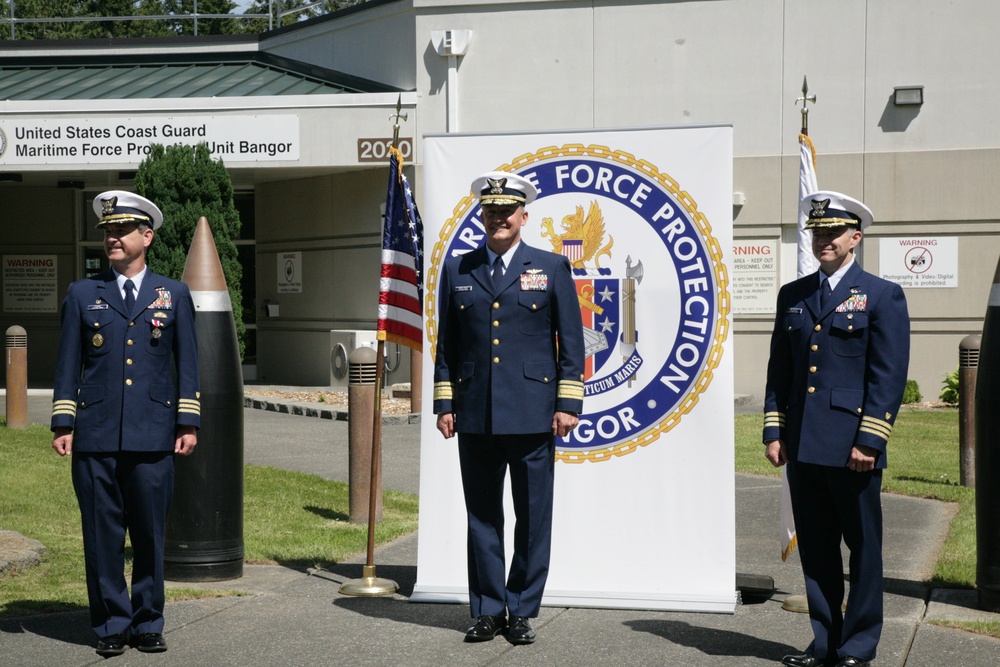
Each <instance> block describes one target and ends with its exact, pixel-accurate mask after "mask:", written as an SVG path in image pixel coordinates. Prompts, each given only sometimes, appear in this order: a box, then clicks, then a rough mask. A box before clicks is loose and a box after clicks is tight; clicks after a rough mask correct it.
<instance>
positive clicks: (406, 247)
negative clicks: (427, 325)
mask: <svg viewBox="0 0 1000 667" xmlns="http://www.w3.org/2000/svg"><path fill="white" fill-rule="evenodd" d="M402 166H403V157H402V155H400V153H399V151H398V150H397V149H396V148H395V147H393V148H392V149H391V150H390V155H389V191H388V194H387V195H386V199H385V227H384V230H383V233H382V277H381V279H380V280H379V293H378V339H379V340H386V341H389V342H392V343H399V344H400V345H406V346H407V347H411V348H413V349H414V350H420V349H421V348H422V346H423V322H422V318H421V313H422V312H423V310H422V307H421V306H422V304H423V280H422V273H423V254H422V253H421V250H420V245H421V242H422V239H423V236H424V225H423V222H421V220H420V213H419V212H418V211H417V205H416V204H415V203H414V202H413V191H412V190H411V189H410V184H409V183H408V182H407V181H406V176H404V175H403V168H402Z"/></svg>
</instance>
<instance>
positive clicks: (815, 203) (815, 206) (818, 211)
mask: <svg viewBox="0 0 1000 667" xmlns="http://www.w3.org/2000/svg"><path fill="white" fill-rule="evenodd" d="M829 205H830V200H829V199H813V200H812V215H813V217H814V218H822V217H823V216H825V215H826V207H827V206H829Z"/></svg>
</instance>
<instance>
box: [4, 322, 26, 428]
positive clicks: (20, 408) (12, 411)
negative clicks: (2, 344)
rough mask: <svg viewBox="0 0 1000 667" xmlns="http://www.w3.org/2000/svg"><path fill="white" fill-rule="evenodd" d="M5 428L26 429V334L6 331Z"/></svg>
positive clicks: (21, 330)
mask: <svg viewBox="0 0 1000 667" xmlns="http://www.w3.org/2000/svg"><path fill="white" fill-rule="evenodd" d="M7 428H17V429H21V428H28V332H27V331H25V330H24V327H19V326H17V325H16V324H15V325H14V326H12V327H10V328H9V329H7Z"/></svg>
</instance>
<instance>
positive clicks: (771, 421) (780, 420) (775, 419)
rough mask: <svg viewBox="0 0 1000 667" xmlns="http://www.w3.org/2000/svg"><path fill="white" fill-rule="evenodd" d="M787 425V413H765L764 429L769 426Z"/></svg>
mask: <svg viewBox="0 0 1000 667" xmlns="http://www.w3.org/2000/svg"><path fill="white" fill-rule="evenodd" d="M784 425H785V413H784V412H765V413H764V428H767V427H768V426H779V427H780V426H784Z"/></svg>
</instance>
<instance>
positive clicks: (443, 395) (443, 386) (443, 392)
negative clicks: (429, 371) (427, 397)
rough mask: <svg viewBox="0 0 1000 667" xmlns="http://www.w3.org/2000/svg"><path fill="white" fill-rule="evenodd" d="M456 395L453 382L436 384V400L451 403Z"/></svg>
mask: <svg viewBox="0 0 1000 667" xmlns="http://www.w3.org/2000/svg"><path fill="white" fill-rule="evenodd" d="M454 395H455V385H453V384H452V383H451V382H435V383H434V400H435V401H450V400H451V399H452V398H453V397H454Z"/></svg>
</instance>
